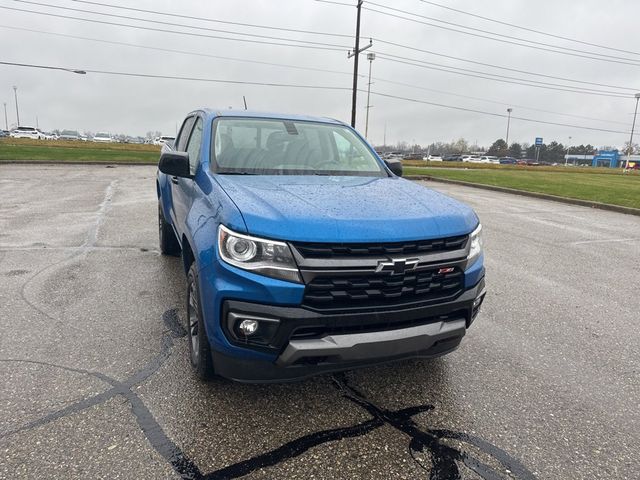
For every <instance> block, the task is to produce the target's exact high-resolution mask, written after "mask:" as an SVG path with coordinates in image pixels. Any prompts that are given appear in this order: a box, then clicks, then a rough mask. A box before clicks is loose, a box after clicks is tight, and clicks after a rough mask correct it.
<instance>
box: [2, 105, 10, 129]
mask: <svg viewBox="0 0 640 480" xmlns="http://www.w3.org/2000/svg"><path fill="white" fill-rule="evenodd" d="M3 105H4V129H5V130H9V120H8V119H7V102H3Z"/></svg>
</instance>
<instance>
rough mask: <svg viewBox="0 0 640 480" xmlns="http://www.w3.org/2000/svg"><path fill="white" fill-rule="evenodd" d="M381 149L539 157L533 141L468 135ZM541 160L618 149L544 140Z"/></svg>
mask: <svg viewBox="0 0 640 480" xmlns="http://www.w3.org/2000/svg"><path fill="white" fill-rule="evenodd" d="M375 148H376V150H377V151H378V152H391V151H394V152H401V153H420V154H423V155H456V154H457V155H462V154H470V153H471V154H486V155H493V156H496V157H513V158H518V159H519V158H527V159H535V158H536V146H535V145H534V144H530V143H526V142H524V143H518V142H514V143H512V144H510V145H507V142H506V141H505V140H504V139H502V138H499V139H498V140H496V141H495V142H493V144H492V145H491V146H490V147H489V148H486V147H483V146H480V145H478V144H477V143H470V142H468V141H467V140H465V139H464V138H459V139H457V140H452V141H451V142H434V143H431V144H430V145H427V146H423V145H419V144H415V145H412V144H409V143H408V142H398V143H397V144H395V145H384V146H376V147H375ZM539 148H540V152H539V155H538V160H540V161H541V162H549V163H559V162H564V157H565V155H566V154H567V153H569V154H574V155H595V154H596V153H597V152H598V150H616V148H615V147H610V146H604V147H600V148H599V149H598V148H596V147H594V146H593V145H590V144H587V145H571V146H567V145H563V144H562V143H560V142H556V141H555V140H554V141H552V142H550V143H543V144H542V145H541V146H540V147H539ZM627 149H628V142H627V144H626V145H625V147H624V152H621V153H626V150H627ZM639 150H640V149H639V148H638V145H637V144H634V145H633V148H632V153H635V152H637V151H639Z"/></svg>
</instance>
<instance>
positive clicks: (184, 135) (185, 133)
mask: <svg viewBox="0 0 640 480" xmlns="http://www.w3.org/2000/svg"><path fill="white" fill-rule="evenodd" d="M195 120H196V117H193V116H191V117H187V119H186V120H185V121H184V123H183V124H182V128H181V129H180V133H179V134H178V138H176V141H175V144H174V145H175V149H176V150H177V151H178V152H184V151H185V145H186V144H187V139H188V138H189V133H190V132H191V127H192V126H193V122H195Z"/></svg>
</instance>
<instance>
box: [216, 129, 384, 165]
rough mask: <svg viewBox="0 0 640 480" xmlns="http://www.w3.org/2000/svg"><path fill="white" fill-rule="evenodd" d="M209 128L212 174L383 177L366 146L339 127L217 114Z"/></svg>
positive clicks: (348, 130) (349, 131) (353, 135)
mask: <svg viewBox="0 0 640 480" xmlns="http://www.w3.org/2000/svg"><path fill="white" fill-rule="evenodd" d="M213 128H214V135H213V142H212V146H211V150H212V152H211V158H212V162H211V165H212V168H213V169H214V171H215V172H216V173H227V174H256V175H356V176H369V177H384V176H387V173H386V172H385V170H384V169H383V168H382V166H381V165H380V163H379V162H378V160H377V159H376V158H375V157H374V155H373V154H372V153H371V151H370V150H369V148H368V147H367V146H366V144H365V143H364V142H363V141H362V140H360V138H358V137H357V136H356V135H355V134H354V133H353V132H352V131H351V130H350V129H348V128H346V127H344V126H342V125H335V124H327V123H315V122H302V121H292V120H275V119H255V118H220V119H218V120H216V121H215V122H214V126H213Z"/></svg>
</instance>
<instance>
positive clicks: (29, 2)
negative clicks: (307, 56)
mask: <svg viewBox="0 0 640 480" xmlns="http://www.w3.org/2000/svg"><path fill="white" fill-rule="evenodd" d="M14 1H16V2H18V3H26V4H29V5H37V6H40V7H47V8H57V9H60V10H67V11H72V12H81V13H89V14H91V15H100V16H103V17H111V18H120V19H125V20H135V21H138V22H147V23H153V24H158V25H168V26H171V27H184V28H192V29H194V30H204V31H208V32H217V33H227V34H231V35H242V36H245V37H254V38H266V39H269V40H282V41H286V42H298V43H305V44H308V45H321V46H329V47H338V48H344V49H346V48H347V47H345V46H342V45H336V44H331V43H323V42H314V41H311V40H298V39H295V38H286V37H274V36H269V35H261V34H258V33H242V32H236V31H233V30H221V29H217V28H208V27H200V26H197V25H186V24H184V23H176V22H163V21H162V20H151V19H147V18H139V17H132V16H129V15H117V14H115V13H104V12H96V11H93V10H83V9H81V8H73V7H62V6H59V5H51V4H48V3H40V2H32V1H29V0H14Z"/></svg>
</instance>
